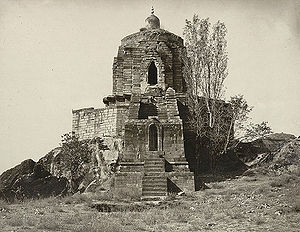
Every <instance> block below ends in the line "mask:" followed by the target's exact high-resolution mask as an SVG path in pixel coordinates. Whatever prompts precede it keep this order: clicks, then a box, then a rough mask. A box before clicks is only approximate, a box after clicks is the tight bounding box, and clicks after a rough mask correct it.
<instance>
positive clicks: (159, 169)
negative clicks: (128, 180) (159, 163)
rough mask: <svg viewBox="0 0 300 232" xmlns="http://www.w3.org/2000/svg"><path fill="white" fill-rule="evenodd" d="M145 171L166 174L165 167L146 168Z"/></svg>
mask: <svg viewBox="0 0 300 232" xmlns="http://www.w3.org/2000/svg"><path fill="white" fill-rule="evenodd" d="M144 171H145V172H146V171H148V172H164V171H165V167H145V168H144Z"/></svg>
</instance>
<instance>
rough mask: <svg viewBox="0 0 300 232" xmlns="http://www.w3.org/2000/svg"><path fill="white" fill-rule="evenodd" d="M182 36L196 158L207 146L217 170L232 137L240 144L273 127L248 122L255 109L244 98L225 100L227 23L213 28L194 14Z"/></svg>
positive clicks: (212, 167)
mask: <svg viewBox="0 0 300 232" xmlns="http://www.w3.org/2000/svg"><path fill="white" fill-rule="evenodd" d="M183 34H184V37H185V46H186V50H184V51H183V63H184V68H183V75H184V79H185V84H186V93H187V94H186V96H187V102H186V104H187V106H188V108H189V112H190V118H189V121H190V123H189V124H190V125H191V127H192V128H193V130H194V131H195V133H196V159H199V158H198V157H197V156H198V155H199V154H200V153H201V152H202V153H203V151H201V149H203V147H206V148H205V151H206V152H207V153H208V156H209V157H210V159H211V160H210V163H211V170H212V171H214V165H215V164H214V163H215V160H216V159H217V157H219V156H220V155H222V154H224V153H226V151H227V150H228V148H229V147H231V146H233V145H234V144H231V142H232V141H233V137H235V138H237V139H238V140H239V141H241V140H243V139H246V138H251V137H252V138H253V137H255V136H261V135H265V134H267V133H271V128H270V127H269V126H268V125H267V123H266V122H262V123H261V124H252V123H247V122H248V120H249V113H250V112H251V111H252V109H253V107H252V106H249V105H248V103H247V101H246V100H245V98H244V96H243V95H235V96H232V97H231V98H230V100H229V102H228V103H226V102H225V101H224V92H225V88H224V81H225V79H226V77H227V75H228V68H227V63H228V54H227V50H226V49H227V41H226V34H227V29H226V26H225V24H224V23H222V22H220V21H218V22H217V23H215V24H214V25H213V26H211V23H210V22H209V19H208V18H206V19H199V17H198V16H197V15H194V17H193V19H192V20H191V21H189V20H186V25H185V28H184V33H183ZM234 133H235V134H234ZM234 135H235V136H234ZM196 166H197V165H196Z"/></svg>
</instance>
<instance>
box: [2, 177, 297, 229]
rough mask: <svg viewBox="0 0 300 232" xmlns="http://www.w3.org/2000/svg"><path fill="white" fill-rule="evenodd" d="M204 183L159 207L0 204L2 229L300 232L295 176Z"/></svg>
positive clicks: (86, 202)
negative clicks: (109, 209) (117, 208)
mask: <svg viewBox="0 0 300 232" xmlns="http://www.w3.org/2000/svg"><path fill="white" fill-rule="evenodd" d="M207 185H208V186H209V187H210V189H206V190H203V191H199V192H194V193H187V194H186V195H185V196H169V197H168V198H167V200H166V201H165V202H161V203H160V204H158V205H157V206H147V205H146V204H145V205H144V207H142V208H141V207H137V208H136V209H135V208H134V207H130V208H128V209H126V208H124V209H123V210H121V211H118V212H110V213H107V212H98V211H97V210H96V209H95V208H91V205H92V203H93V202H95V201H99V200H101V197H99V196H98V198H97V197H96V195H95V194H94V195H93V196H92V197H91V196H90V195H84V194H83V195H82V194H81V195H76V196H69V197H65V198H60V199H57V198H47V199H41V200H27V201H25V202H19V203H14V204H7V203H5V202H0V231H26V232H27V231H28V232H29V231H75V232H79V231H84V232H88V231H103V232H118V231H166V232H168V231H172V232H174V231H180V232H183V231H222V232H223V231H273V232H274V231H278V232H282V231H289V232H292V231H300V180H299V175H291V174H283V175H280V176H269V175H256V176H242V177H238V178H235V179H227V180H225V181H221V182H211V183H209V184H207ZM106 200H107V199H106ZM127 204H128V201H127ZM142 204H144V203H142Z"/></svg>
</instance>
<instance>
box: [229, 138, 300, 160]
mask: <svg viewBox="0 0 300 232" xmlns="http://www.w3.org/2000/svg"><path fill="white" fill-rule="evenodd" d="M293 139H295V136H294V135H291V134H285V133H274V134H270V135H266V136H264V137H261V138H258V139H256V140H254V141H251V142H246V143H241V144H239V146H238V147H237V148H236V149H235V153H236V154H237V156H238V157H239V158H240V159H241V160H242V161H243V162H246V163H247V162H249V164H250V165H253V164H254V163H251V161H254V160H255V159H256V158H258V159H259V160H261V159H264V158H265V157H266V156H267V155H268V154H270V153H272V152H275V151H278V150H279V149H280V148H282V147H283V146H284V145H285V144H286V143H288V142H290V141H292V140H293ZM259 160H257V161H256V162H258V161H259Z"/></svg>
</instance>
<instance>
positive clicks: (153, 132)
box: [149, 124, 158, 151]
mask: <svg viewBox="0 0 300 232" xmlns="http://www.w3.org/2000/svg"><path fill="white" fill-rule="evenodd" d="M157 150H158V132H157V127H156V125H155V124H151V125H150V126H149V151H157Z"/></svg>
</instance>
